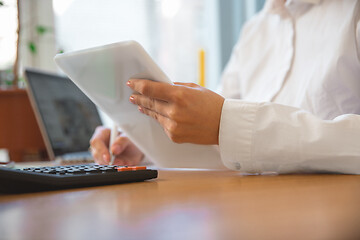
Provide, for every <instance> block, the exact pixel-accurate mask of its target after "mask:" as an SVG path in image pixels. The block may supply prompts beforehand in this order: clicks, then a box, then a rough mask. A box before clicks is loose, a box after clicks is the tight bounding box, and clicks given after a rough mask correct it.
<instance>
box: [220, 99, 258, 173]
mask: <svg viewBox="0 0 360 240" xmlns="http://www.w3.org/2000/svg"><path fill="white" fill-rule="evenodd" d="M258 108H259V104H258V103H253V102H247V101H243V100H235V99H226V100H225V102H224V105H223V108H222V112H221V119H220V129H219V148H220V156H221V160H222V161H223V163H224V165H225V166H226V167H227V168H230V169H233V170H238V171H242V172H249V173H252V172H259V171H260V169H259V168H258V167H257V166H256V163H254V162H253V160H252V142H253V128H254V121H255V117H256V113H257V111H258Z"/></svg>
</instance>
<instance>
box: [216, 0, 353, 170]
mask: <svg viewBox="0 0 360 240" xmlns="http://www.w3.org/2000/svg"><path fill="white" fill-rule="evenodd" d="M359 21H360V1H355V0H343V1H340V0H293V1H287V2H286V3H285V1H283V0H271V1H268V2H267V3H266V5H265V7H264V9H263V10H262V11H261V12H260V13H259V14H258V15H256V16H255V17H253V18H252V19H250V21H249V22H248V23H247V24H246V25H245V26H244V28H243V31H242V34H241V37H240V40H239V42H238V43H237V45H236V46H235V47H234V50H233V54H232V56H231V59H230V61H229V63H228V65H227V67H226V69H225V71H224V74H223V78H222V89H221V93H222V95H223V96H224V97H225V98H226V100H225V102H224V105H223V109H222V115H221V121H220V130H219V148H220V155H221V159H222V161H223V163H224V164H225V166H227V167H228V168H230V169H234V170H240V171H245V172H263V171H275V172H278V173H292V172H339V173H355V174H360V116H359V115H357V114H360V22H359Z"/></svg>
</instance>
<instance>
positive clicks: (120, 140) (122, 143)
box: [110, 135, 130, 155]
mask: <svg viewBox="0 0 360 240" xmlns="http://www.w3.org/2000/svg"><path fill="white" fill-rule="evenodd" d="M129 144H130V140H129V138H127V137H126V136H125V135H120V136H119V137H117V138H116V139H115V141H114V143H113V145H112V146H110V148H111V152H112V153H113V154H114V155H119V154H121V153H122V152H123V151H124V150H125V149H126V148H127V146H128V145H129Z"/></svg>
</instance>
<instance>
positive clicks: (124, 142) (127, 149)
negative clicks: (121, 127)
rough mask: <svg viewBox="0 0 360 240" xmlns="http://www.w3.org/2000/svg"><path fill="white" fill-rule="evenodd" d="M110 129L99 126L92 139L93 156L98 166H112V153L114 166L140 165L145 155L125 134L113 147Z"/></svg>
mask: <svg viewBox="0 0 360 240" xmlns="http://www.w3.org/2000/svg"><path fill="white" fill-rule="evenodd" d="M110 133H111V130H110V129H109V128H105V127H103V126H99V127H97V128H96V129H95V132H94V134H93V136H92V137H91V139H90V148H91V154H92V155H93V157H94V159H95V162H96V163H97V164H104V165H108V164H110V152H109V147H110V150H111V151H112V153H113V154H114V155H115V161H114V165H127V166H136V165H139V164H140V162H141V161H142V159H143V158H144V154H143V153H142V152H141V151H140V150H139V149H138V148H137V147H136V146H135V144H134V143H132V142H131V141H130V139H129V138H128V137H127V136H125V134H123V133H120V134H119V135H118V136H117V137H116V139H115V141H114V143H113V144H112V146H109V142H110Z"/></svg>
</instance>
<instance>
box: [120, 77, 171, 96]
mask: <svg viewBox="0 0 360 240" xmlns="http://www.w3.org/2000/svg"><path fill="white" fill-rule="evenodd" d="M126 84H127V85H128V86H129V87H130V88H131V89H132V90H134V91H136V92H138V93H141V94H142V95H145V96H147V97H150V98H155V99H159V100H163V101H169V100H171V99H172V92H173V91H174V87H175V86H174V85H171V84H168V83H162V82H155V81H151V80H147V79H130V80H129V81H128V82H127V83H126Z"/></svg>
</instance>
